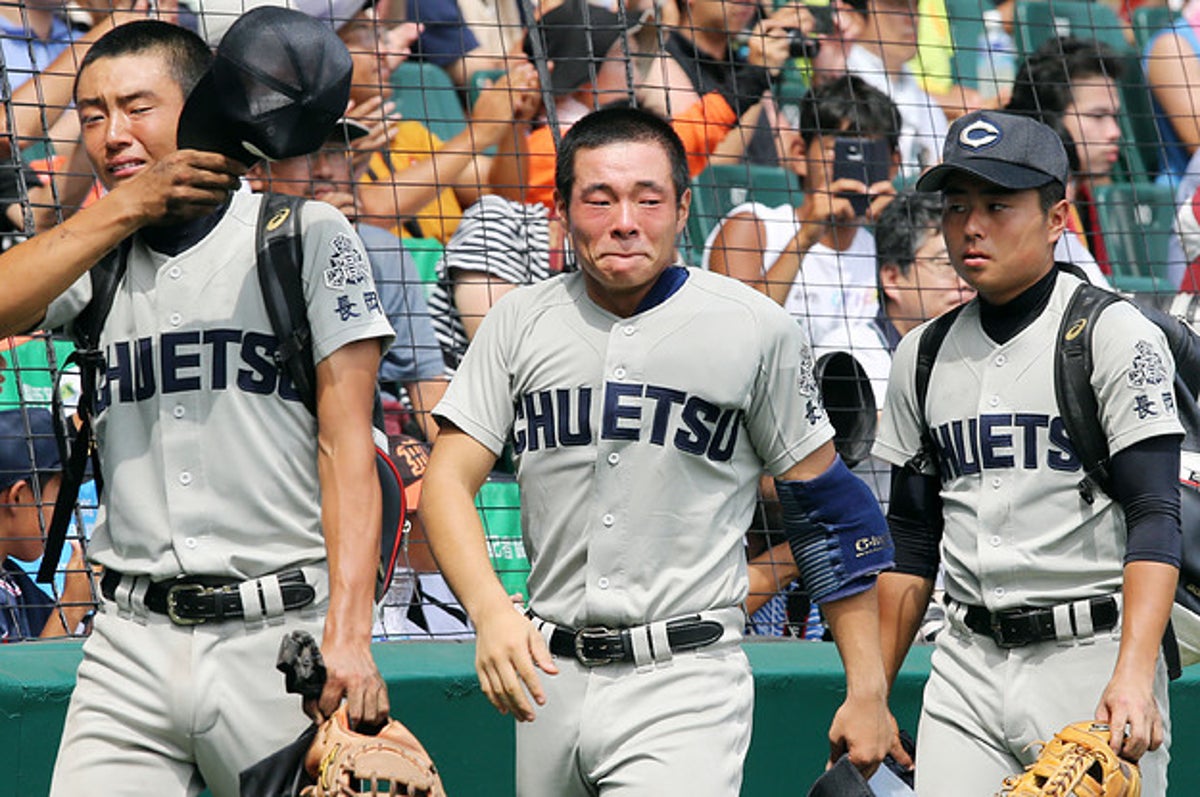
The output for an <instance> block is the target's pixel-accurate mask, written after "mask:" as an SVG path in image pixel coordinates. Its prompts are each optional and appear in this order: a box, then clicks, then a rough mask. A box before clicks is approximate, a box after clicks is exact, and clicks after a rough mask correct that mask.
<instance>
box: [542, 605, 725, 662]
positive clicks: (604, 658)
mask: <svg viewBox="0 0 1200 797" xmlns="http://www.w3.org/2000/svg"><path fill="white" fill-rule="evenodd" d="M648 628H649V626H640V627H639V628H636V629H629V628H607V627H605V626H589V627H588V628H580V629H579V630H578V631H572V630H571V629H569V628H562V627H556V628H555V629H554V632H553V633H551V634H550V652H551V653H553V654H554V655H555V656H559V657H563V658H566V657H570V656H574V657H575V658H576V659H578V660H579V663H580V664H583V665H584V666H587V667H596V666H598V665H602V664H612V663H614V662H628V661H633V639H632V634H633V633H646V634H647V640H648V641H649V644H650V649H651V654H652V655H653V646H654V643H653V641H652V639H651V638H650V636H649V632H648ZM724 633H725V626H723V625H721V624H720V623H718V622H717V621H715V620H701V619H700V615H698V614H697V615H693V616H691V617H682V618H680V619H678V620H670V621H669V622H668V623H667V644H669V645H670V646H671V652H672V653H679V652H682V651H685V650H695V649H696V648H702V647H705V646H707V645H711V644H712V643H714V642H716V641H717V640H718V639H720V638H721V637H722V636H723V635H724Z"/></svg>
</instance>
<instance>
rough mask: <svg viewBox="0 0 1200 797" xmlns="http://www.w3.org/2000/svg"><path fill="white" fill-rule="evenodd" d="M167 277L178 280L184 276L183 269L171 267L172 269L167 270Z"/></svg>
mask: <svg viewBox="0 0 1200 797" xmlns="http://www.w3.org/2000/svg"><path fill="white" fill-rule="evenodd" d="M167 275H168V276H169V277H170V278H171V279H173V280H177V279H179V278H180V277H182V276H183V269H181V268H180V267H179V266H171V268H170V269H168V270H167Z"/></svg>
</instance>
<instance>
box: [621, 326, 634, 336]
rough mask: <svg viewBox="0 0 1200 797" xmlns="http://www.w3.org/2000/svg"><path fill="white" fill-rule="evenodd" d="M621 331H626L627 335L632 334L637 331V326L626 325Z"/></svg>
mask: <svg viewBox="0 0 1200 797" xmlns="http://www.w3.org/2000/svg"><path fill="white" fill-rule="evenodd" d="M621 331H622V332H624V333H625V334H626V335H632V334H633V333H634V332H637V327H625V329H623V330H621Z"/></svg>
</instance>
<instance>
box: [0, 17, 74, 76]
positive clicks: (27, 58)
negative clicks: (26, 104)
mask: <svg viewBox="0 0 1200 797" xmlns="http://www.w3.org/2000/svg"><path fill="white" fill-rule="evenodd" d="M66 10H67V9H66V4H65V3H64V2H62V0H25V2H22V3H11V4H10V3H5V4H4V5H0V47H2V50H3V54H4V67H5V74H6V75H7V80H8V85H9V87H10V88H12V89H16V88H18V87H19V86H20V85H21V84H22V83H24V82H25V81H27V80H29V79H30V78H31V77H33V76H34V75H37V74H39V73H40V72H41V71H42V70H44V69H45V68H46V67H47V66H49V65H50V64H51V63H52V62H53V61H54V59H55V58H57V57H58V56H59V55H61V54H62V52H63V50H65V49H67V46H68V45H70V43H71V42H72V41H74V40H75V39H77V38H79V37H80V34H82V33H83V32H84V30H85V29H81V28H80V27H79V26H78V25H76V24H75V23H73V22H72V20H70V19H69V18H68V17H67V15H66V13H65V12H66Z"/></svg>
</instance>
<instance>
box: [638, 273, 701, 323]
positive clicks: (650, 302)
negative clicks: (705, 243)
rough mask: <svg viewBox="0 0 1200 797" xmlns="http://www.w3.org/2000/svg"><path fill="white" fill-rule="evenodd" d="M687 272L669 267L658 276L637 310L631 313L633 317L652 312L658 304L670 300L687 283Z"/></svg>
mask: <svg viewBox="0 0 1200 797" xmlns="http://www.w3.org/2000/svg"><path fill="white" fill-rule="evenodd" d="M687 278H688V270H687V269H686V268H684V267H683V266H669V267H667V269H666V270H664V271H663V273H661V274H659V275H658V279H657V280H655V282H654V285H653V286H652V287H651V288H650V292H649V293H647V294H646V295H645V296H644V297H643V298H642V301H641V302H640V303H639V304H638V306H637V309H636V310H634V311H633V314H634V315H637V314H638V313H644V312H646V311H647V310H653V309H654V308H655V307H658V306H659V305H660V304H662V303H663V302H665V301H666V300H667V299H670V298H671V297H672V296H674V295H675V293H676V292H677V291H678V290H679V289H680V288H682V287H683V283H685V282H687Z"/></svg>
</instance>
